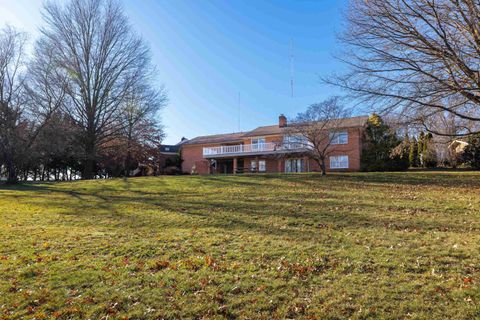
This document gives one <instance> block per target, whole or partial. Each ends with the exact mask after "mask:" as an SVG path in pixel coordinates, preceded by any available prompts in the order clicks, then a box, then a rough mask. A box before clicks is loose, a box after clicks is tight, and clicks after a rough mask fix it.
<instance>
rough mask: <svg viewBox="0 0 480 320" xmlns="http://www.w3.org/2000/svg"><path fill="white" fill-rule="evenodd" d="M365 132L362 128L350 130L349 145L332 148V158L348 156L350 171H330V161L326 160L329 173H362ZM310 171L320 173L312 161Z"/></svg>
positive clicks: (330, 153) (330, 154) (315, 163)
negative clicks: (361, 157) (361, 161)
mask: <svg viewBox="0 0 480 320" xmlns="http://www.w3.org/2000/svg"><path fill="white" fill-rule="evenodd" d="M362 137H363V131H362V129H360V128H352V129H349V130H348V144H341V145H332V146H330V152H329V157H330V156H348V166H349V168H348V169H330V159H329V157H328V158H327V159H326V161H325V162H326V163H325V164H326V167H327V171H360V156H361V152H362ZM310 171H320V167H319V166H318V164H317V162H316V161H314V160H312V159H310Z"/></svg>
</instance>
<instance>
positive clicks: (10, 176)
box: [4, 153, 18, 183]
mask: <svg viewBox="0 0 480 320" xmlns="http://www.w3.org/2000/svg"><path fill="white" fill-rule="evenodd" d="M4 157H5V166H6V167H7V183H17V182H18V177H17V169H16V168H15V165H14V163H13V159H12V156H11V154H8V153H4Z"/></svg>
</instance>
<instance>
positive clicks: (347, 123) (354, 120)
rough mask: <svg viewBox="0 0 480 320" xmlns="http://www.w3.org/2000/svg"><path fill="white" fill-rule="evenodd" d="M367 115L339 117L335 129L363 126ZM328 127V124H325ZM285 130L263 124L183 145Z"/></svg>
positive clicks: (238, 138) (203, 137) (212, 142)
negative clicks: (251, 128)
mask: <svg viewBox="0 0 480 320" xmlns="http://www.w3.org/2000/svg"><path fill="white" fill-rule="evenodd" d="M367 120H368V116H359V117H351V118H345V119H340V122H337V121H335V128H336V129H344V128H357V127H363V126H365V124H366V123H367ZM326 128H328V125H327V126H326ZM285 130H286V127H283V128H282V127H279V126H278V124H277V125H272V126H263V127H258V128H255V129H253V130H251V131H248V132H237V133H227V134H215V135H209V136H200V137H196V138H193V139H191V140H188V141H186V142H185V143H184V144H185V145H190V144H206V143H208V144H216V143H235V142H242V138H247V137H258V136H268V135H277V134H282V133H283V132H284V131H285Z"/></svg>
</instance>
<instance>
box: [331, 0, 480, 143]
mask: <svg viewBox="0 0 480 320" xmlns="http://www.w3.org/2000/svg"><path fill="white" fill-rule="evenodd" d="M347 21H348V27H347V31H346V33H344V34H343V35H342V36H341V41H342V42H343V43H344V44H346V45H347V47H348V50H347V51H346V52H345V58H342V60H343V61H344V62H346V63H347V64H348V65H349V66H350V67H351V72H349V73H348V74H345V75H340V76H336V77H334V78H333V79H327V80H326V81H327V82H330V83H334V84H335V85H339V86H341V87H343V88H346V89H348V90H350V91H351V92H353V93H354V94H355V95H356V96H357V97H358V98H360V99H361V101H368V102H369V103H372V104H373V105H374V106H376V107H377V110H378V111H380V112H382V111H383V112H389V113H390V114H394V115H395V116H398V117H400V119H401V120H403V121H405V122H408V123H417V124H421V125H422V126H424V127H425V128H426V129H427V130H428V131H431V132H433V133H436V134H440V135H457V136H460V135H467V134H470V133H472V132H478V131H480V126H479V124H480V107H479V106H480V69H479V68H480V3H479V2H478V1H474V0H463V1H460V0H368V1H367V0H351V2H350V8H349V11H348V15H347ZM439 114H444V115H451V116H453V117H454V118H455V126H456V127H455V128H454V130H450V131H449V132H442V131H439V130H438V128H434V127H432V126H431V123H432V121H429V120H430V119H432V117H435V116H438V115H439Z"/></svg>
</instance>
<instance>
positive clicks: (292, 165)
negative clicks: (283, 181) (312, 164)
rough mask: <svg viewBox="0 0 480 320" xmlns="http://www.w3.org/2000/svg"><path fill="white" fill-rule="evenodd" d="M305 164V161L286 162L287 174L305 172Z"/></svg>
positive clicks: (291, 160) (289, 160) (288, 160)
mask: <svg viewBox="0 0 480 320" xmlns="http://www.w3.org/2000/svg"><path fill="white" fill-rule="evenodd" d="M304 171H305V163H304V160H303V159H287V160H285V172H304Z"/></svg>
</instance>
